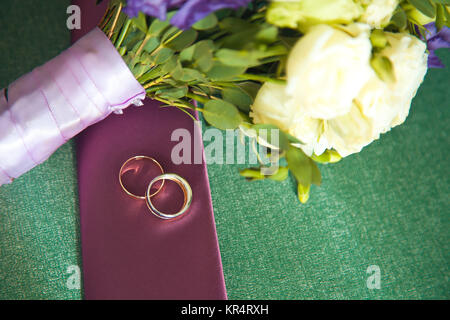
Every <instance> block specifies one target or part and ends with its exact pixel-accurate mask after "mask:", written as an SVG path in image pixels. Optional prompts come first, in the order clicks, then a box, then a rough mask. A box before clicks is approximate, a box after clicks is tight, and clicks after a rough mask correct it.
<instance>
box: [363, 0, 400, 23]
mask: <svg viewBox="0 0 450 320" xmlns="http://www.w3.org/2000/svg"><path fill="white" fill-rule="evenodd" d="M358 2H359V3H360V4H361V5H362V6H363V8H364V10H363V14H362V15H361V17H360V18H359V21H360V22H364V23H367V24H368V25H370V26H371V27H372V28H378V29H381V28H383V27H385V26H386V25H387V24H388V23H389V20H391V17H392V14H393V13H394V10H395V8H397V6H398V0H358Z"/></svg>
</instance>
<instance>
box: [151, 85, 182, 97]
mask: <svg viewBox="0 0 450 320" xmlns="http://www.w3.org/2000/svg"><path fill="white" fill-rule="evenodd" d="M187 92H188V87H187V86H182V87H175V88H168V89H162V90H158V91H156V95H157V96H160V97H161V98H165V99H169V100H173V99H180V98H183V97H184V96H186V94H187Z"/></svg>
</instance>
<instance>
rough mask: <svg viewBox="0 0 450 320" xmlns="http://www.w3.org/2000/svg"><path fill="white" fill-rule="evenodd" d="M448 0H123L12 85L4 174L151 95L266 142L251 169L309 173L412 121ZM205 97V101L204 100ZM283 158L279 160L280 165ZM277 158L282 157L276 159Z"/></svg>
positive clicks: (314, 180)
mask: <svg viewBox="0 0 450 320" xmlns="http://www.w3.org/2000/svg"><path fill="white" fill-rule="evenodd" d="M97 2H99V1H97ZM449 5H450V1H448V0H407V1H400V0H272V1H267V0H254V1H250V0H128V1H121V0H112V1H110V3H109V6H108V9H107V11H106V12H105V14H104V17H103V19H102V21H100V23H99V25H98V28H96V29H94V30H93V31H92V32H91V33H89V34H88V35H86V36H85V37H83V38H82V39H80V40H79V41H78V42H77V43H75V44H74V45H73V46H72V47H71V48H69V49H68V50H66V51H65V52H63V53H62V54H61V55H60V56H58V57H56V58H55V59H53V60H51V61H50V62H48V63H47V64H45V65H44V66H41V67H39V68H36V69H35V70H33V72H31V73H30V74H28V75H25V76H24V77H22V78H20V79H18V80H17V81H16V82H14V83H13V84H11V85H10V86H9V87H8V88H7V89H4V90H3V94H2V95H1V98H0V185H1V184H2V183H7V182H10V181H12V179H13V178H16V177H18V176H19V175H21V174H22V173H24V172H26V171H27V170H29V169H31V168H32V167H33V166H35V165H36V164H38V163H40V162H42V161H44V160H45V159H47V157H48V156H49V155H50V154H51V153H52V152H53V151H54V150H56V148H57V147H58V146H60V145H61V144H62V143H64V142H65V141H66V140H68V139H70V138H71V137H72V136H74V135H75V134H77V133H78V132H80V131H81V130H83V129H84V128H86V127H87V126H89V125H91V124H93V123H95V122H98V121H100V120H102V119H103V118H105V117H106V116H107V115H109V114H110V113H111V112H116V113H120V112H121V110H122V109H124V108H126V107H127V106H129V105H130V104H135V105H139V104H141V103H140V101H141V100H142V99H144V98H145V97H149V98H151V99H155V100H158V101H160V102H161V103H163V104H165V105H168V106H173V107H176V108H178V109H180V111H181V112H186V113H187V114H188V115H189V116H191V117H192V114H191V113H189V112H187V110H190V109H191V110H197V111H198V112H200V113H201V114H202V115H203V117H204V119H205V120H206V121H207V122H208V123H209V124H210V125H212V126H215V127H217V128H219V129H224V130H225V129H238V130H240V132H241V133H242V134H244V135H247V136H249V137H250V138H251V139H253V141H255V142H257V143H259V144H260V145H262V146H263V147H264V148H265V150H266V151H267V156H261V155H260V154H259V153H258V151H257V150H256V149H255V152H257V153H258V159H259V160H260V162H261V166H260V167H258V168H248V169H245V170H242V171H241V175H242V176H244V177H246V178H247V179H249V180H255V179H266V178H268V179H272V180H277V181H279V180H284V179H286V178H287V176H288V173H289V171H290V172H291V173H292V175H293V176H294V177H295V178H296V180H297V182H298V198H299V200H300V201H301V202H302V203H304V202H306V201H307V200H308V197H309V192H310V187H311V184H316V185H320V183H321V175H320V171H319V168H318V166H317V163H333V162H337V161H339V160H340V159H341V158H342V157H346V156H348V155H350V154H353V153H356V152H359V151H361V149H362V148H363V147H364V146H366V145H368V144H370V143H371V142H372V141H374V140H375V139H378V138H380V135H381V134H382V133H385V132H387V131H389V130H390V129H391V128H392V127H394V126H397V125H399V124H402V123H403V122H404V121H405V119H406V117H407V116H408V113H409V109H410V105H411V101H412V99H413V97H414V96H415V94H416V92H417V89H418V87H419V86H420V84H421V82H422V80H423V78H424V76H425V74H426V72H427V68H430V67H442V63H441V62H440V60H439V58H438V57H437V56H436V55H435V50H436V49H438V48H442V47H447V48H448V47H449V46H450V31H449V28H448V26H449V22H450V8H449ZM196 102H198V104H197V103H196ZM274 163H276V165H275V166H273V165H274ZM269 167H273V168H276V169H275V170H265V169H268V168H269Z"/></svg>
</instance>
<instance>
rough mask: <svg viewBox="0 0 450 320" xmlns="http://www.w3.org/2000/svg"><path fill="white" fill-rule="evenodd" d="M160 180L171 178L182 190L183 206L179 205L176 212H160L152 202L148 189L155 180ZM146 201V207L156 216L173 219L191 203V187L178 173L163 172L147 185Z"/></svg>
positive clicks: (182, 212)
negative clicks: (179, 207)
mask: <svg viewBox="0 0 450 320" xmlns="http://www.w3.org/2000/svg"><path fill="white" fill-rule="evenodd" d="M160 180H163V181H164V180H172V181H174V182H176V183H177V184H178V186H179V187H180V188H181V190H182V191H183V194H184V203H183V206H182V207H181V209H180V210H179V211H178V212H177V213H174V214H168V213H164V212H161V211H159V210H158V209H157V208H156V207H155V205H154V204H153V203H152V199H151V198H152V195H151V194H150V189H151V188H152V186H153V184H154V183H156V182H157V181H160ZM146 202H147V207H148V208H149V209H150V211H151V212H152V213H153V214H154V215H155V216H157V217H158V218H161V219H165V220H169V219H175V218H178V217H180V216H182V215H183V214H184V213H185V212H186V211H187V210H188V209H189V206H190V205H191V202H192V189H191V186H190V185H189V183H188V182H187V181H186V179H184V178H182V177H180V176H179V175H177V174H175V173H165V174H162V175H160V176H157V177H155V178H154V179H153V180H152V181H151V182H150V184H149V185H148V188H147V194H146Z"/></svg>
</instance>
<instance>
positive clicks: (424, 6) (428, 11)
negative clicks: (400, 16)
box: [408, 0, 435, 18]
mask: <svg viewBox="0 0 450 320" xmlns="http://www.w3.org/2000/svg"><path fill="white" fill-rule="evenodd" d="M408 2H409V3H410V4H412V5H413V6H414V7H415V8H416V9H417V10H419V11H420V12H422V13H423V14H424V15H426V16H427V17H430V18H434V16H435V8H434V5H433V3H432V2H431V1H430V0H408Z"/></svg>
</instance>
